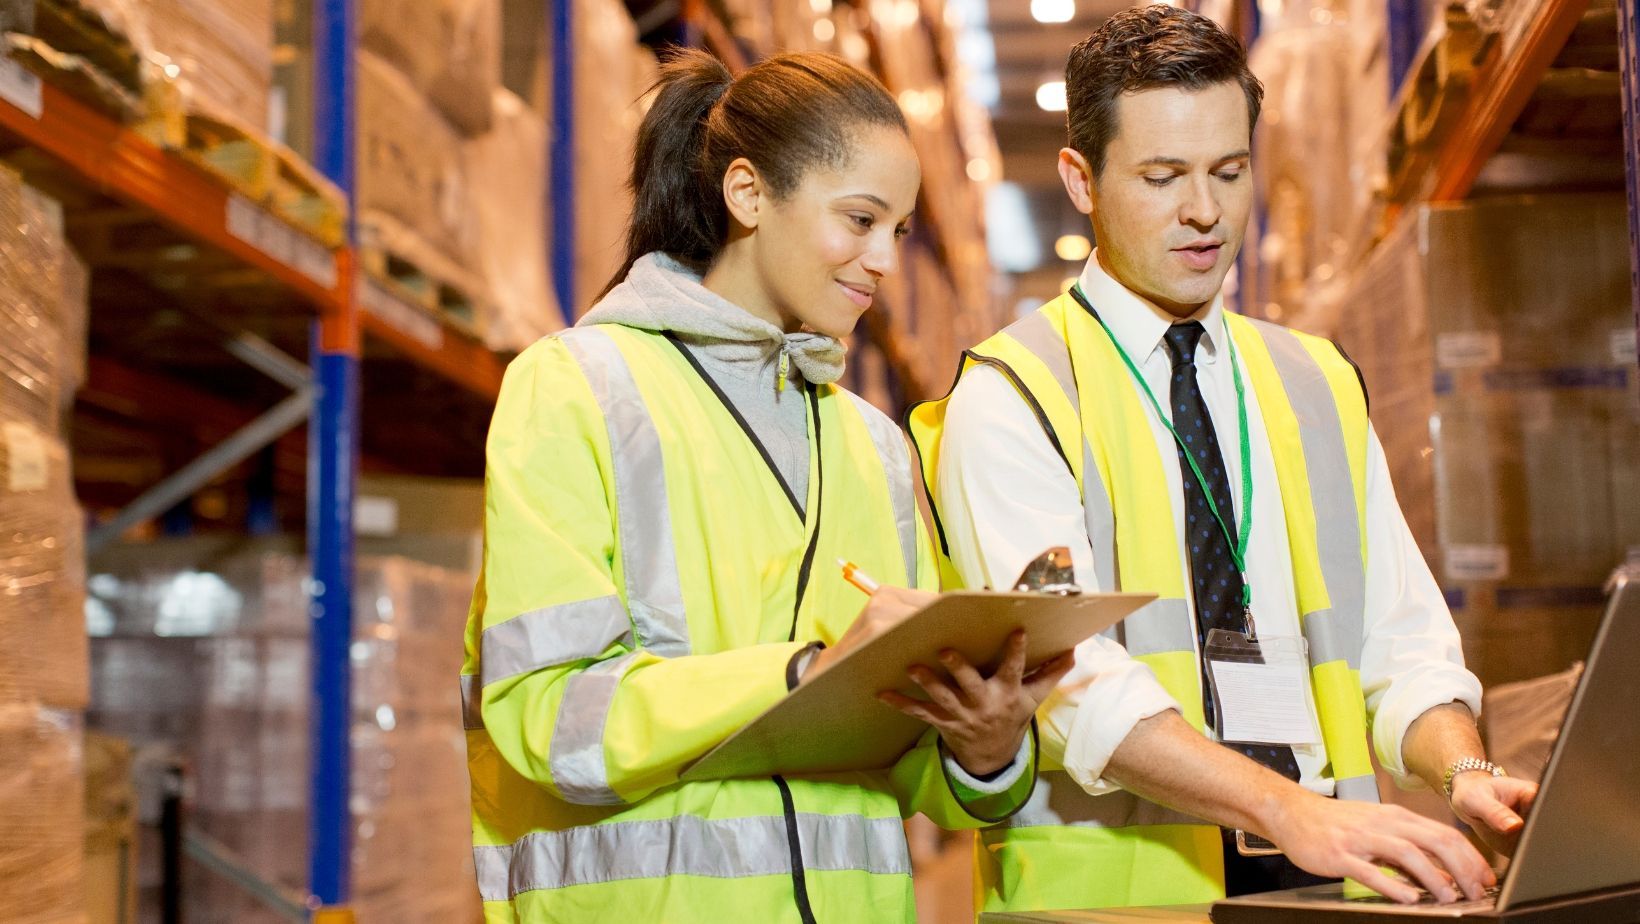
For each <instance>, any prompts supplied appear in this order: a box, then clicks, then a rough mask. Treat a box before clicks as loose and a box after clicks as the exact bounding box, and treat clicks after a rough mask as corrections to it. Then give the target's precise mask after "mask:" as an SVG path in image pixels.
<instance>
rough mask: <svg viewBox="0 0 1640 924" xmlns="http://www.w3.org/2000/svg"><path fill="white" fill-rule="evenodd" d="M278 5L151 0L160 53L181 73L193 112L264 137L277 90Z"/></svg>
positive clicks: (243, 0) (148, 14)
mask: <svg viewBox="0 0 1640 924" xmlns="http://www.w3.org/2000/svg"><path fill="white" fill-rule="evenodd" d="M273 6H274V0H145V2H143V3H142V4H141V5H140V7H139V9H141V11H142V15H143V16H144V18H145V19H146V31H147V33H148V36H149V41H150V42H151V44H152V48H153V50H154V51H156V52H159V53H160V54H163V55H165V56H166V57H168V58H170V59H171V62H172V63H174V64H175V65H177V67H179V68H180V69H181V75H180V80H181V81H182V84H183V87H182V89H183V94H184V97H185V99H186V100H187V104H188V105H189V106H190V107H191V108H197V109H199V110H201V111H204V112H207V113H210V114H212V115H219V116H227V117H228V118H230V119H232V120H234V121H238V122H242V123H244V124H246V125H249V126H251V127H253V128H255V129H256V130H258V131H262V132H271V131H272V127H271V126H270V125H269V124H268V112H269V108H268V107H269V98H270V94H271V92H272V87H273Z"/></svg>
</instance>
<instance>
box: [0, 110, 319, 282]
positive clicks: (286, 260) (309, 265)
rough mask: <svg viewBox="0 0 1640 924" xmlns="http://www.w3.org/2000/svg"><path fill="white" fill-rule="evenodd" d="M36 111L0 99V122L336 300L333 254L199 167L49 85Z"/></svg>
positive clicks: (98, 181)
mask: <svg viewBox="0 0 1640 924" xmlns="http://www.w3.org/2000/svg"><path fill="white" fill-rule="evenodd" d="M39 108H40V114H39V116H38V117H35V116H33V115H31V114H30V113H29V112H27V111H25V110H23V109H20V108H18V107H17V106H15V105H12V104H11V103H10V102H9V101H4V100H0V129H4V130H5V131H7V132H10V133H11V134H13V135H16V136H18V137H19V138H21V139H22V140H23V141H25V142H26V143H27V144H29V145H30V146H31V147H34V148H37V149H39V150H41V151H43V152H45V153H47V154H49V155H51V156H52V157H53V158H55V159H56V160H58V161H61V162H62V163H63V164H64V165H66V166H67V167H69V168H70V169H72V170H73V171H74V172H76V173H78V174H79V175H80V176H82V177H84V178H85V180H86V182H87V183H88V185H90V186H92V187H94V188H96V189H98V190H100V191H101V192H104V193H106V194H108V195H111V196H113V197H115V198H117V199H119V200H121V201H123V202H126V203H127V204H130V205H133V206H137V207H138V208H142V209H145V210H147V211H148V212H150V213H152V214H153V215H154V216H155V217H156V218H158V219H160V220H161V221H163V222H165V223H166V224H169V225H171V226H172V227H174V228H176V229H177V230H178V231H181V232H182V233H184V234H186V235H188V236H189V237H192V238H193V239H195V240H197V241H199V242H201V243H205V244H209V245H211V246H213V247H217V248H219V249H221V250H222V251H224V252H226V253H228V254H230V255H232V256H233V257H235V258H236V259H239V260H242V261H244V262H245V263H246V264H247V265H249V266H253V267H256V268H257V269H260V270H262V271H263V272H266V273H267V274H268V275H269V276H271V277H272V278H274V279H276V280H278V281H279V282H280V283H282V284H284V285H286V286H288V287H289V288H290V289H291V290H293V291H294V292H296V294H298V295H299V296H300V297H301V298H302V299H303V300H304V301H306V302H308V303H310V304H312V305H313V306H315V307H317V308H323V307H336V306H339V305H341V304H342V299H343V293H344V292H345V288H344V286H343V274H342V272H341V266H340V262H339V261H338V260H337V258H336V253H335V252H334V251H331V250H330V249H329V248H326V247H325V246H324V245H322V244H320V243H318V242H317V241H315V240H313V239H312V238H311V237H309V236H308V235H306V234H304V233H302V232H301V231H298V230H297V229H296V228H294V227H292V226H291V225H289V224H287V223H285V222H284V221H283V220H281V219H279V218H277V217H275V216H274V215H273V214H272V213H270V212H268V211H266V210H265V209H263V208H261V207H260V206H258V205H256V204H254V203H252V202H251V201H250V200H248V199H245V198H244V197H243V196H240V195H239V194H238V193H235V192H234V191H232V190H231V189H229V188H228V187H227V186H226V185H225V184H223V183H221V182H219V181H217V180H216V179H215V178H213V177H211V176H210V175H209V174H207V173H205V172H204V171H203V170H200V169H199V168H197V167H195V166H193V165H192V164H189V163H187V162H186V161H184V160H182V159H181V158H179V157H176V156H174V155H172V154H170V153H169V152H167V151H165V150H163V149H161V148H160V147H158V146H156V145H154V144H153V143H151V142H150V141H148V140H147V139H146V138H143V137H142V136H141V135H138V134H137V133H136V132H134V131H132V130H131V129H129V128H126V127H125V126H123V125H120V124H119V123H117V122H115V121H113V120H112V119H109V118H107V117H106V116H104V115H102V114H101V113H98V112H96V111H95V110H93V109H91V108H90V107H88V106H86V105H85V104H84V103H81V102H79V101H78V100H76V99H74V98H73V97H71V96H69V95H68V94H66V93H64V92H63V91H61V90H59V89H57V88H56V87H54V86H52V85H51V84H42V85H41V86H40V107H39Z"/></svg>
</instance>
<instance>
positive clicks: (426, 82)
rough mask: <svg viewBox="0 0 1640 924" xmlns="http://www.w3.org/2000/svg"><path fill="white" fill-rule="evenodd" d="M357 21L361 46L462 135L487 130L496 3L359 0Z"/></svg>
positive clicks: (497, 65) (497, 50) (497, 43)
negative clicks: (403, 79) (397, 73)
mask: <svg viewBox="0 0 1640 924" xmlns="http://www.w3.org/2000/svg"><path fill="white" fill-rule="evenodd" d="M358 17H359V46H360V47H361V48H364V49H366V50H368V51H370V52H372V53H374V54H376V55H379V56H380V57H382V58H383V59H385V60H386V61H387V62H388V63H390V64H392V65H393V66H394V67H395V68H397V69H398V70H399V71H400V72H401V73H403V74H404V75H405V76H407V77H408V78H409V81H410V84H411V85H412V86H413V87H415V89H416V90H417V92H419V93H420V94H421V95H423V96H425V97H426V98H427V99H428V101H430V102H431V103H432V104H433V106H434V107H436V108H437V109H438V111H439V112H440V113H441V114H442V115H443V116H444V117H445V118H446V119H448V120H449V121H450V124H451V125H453V126H455V127H456V129H457V130H459V131H460V132H461V133H462V134H465V135H480V134H483V133H484V132H487V131H489V130H490V128H491V126H492V125H493V124H494V122H493V119H492V116H491V108H490V94H491V93H492V92H494V91H495V89H496V88H497V87H499V86H500V84H501V45H502V38H501V2H500V0H414V2H405V0H361V2H360V4H359V12H358ZM542 34H543V35H544V34H545V33H544V31H543V33H542ZM509 40H510V37H509Z"/></svg>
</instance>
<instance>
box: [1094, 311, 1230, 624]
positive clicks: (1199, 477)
mask: <svg viewBox="0 0 1640 924" xmlns="http://www.w3.org/2000/svg"><path fill="white" fill-rule="evenodd" d="M1076 294H1077V296H1079V298H1078V301H1080V302H1082V304H1084V305H1087V306H1089V307H1090V308H1091V307H1092V304H1093V303H1092V302H1090V301H1089V300H1088V297H1087V294H1086V293H1084V292H1083V291H1082V284H1081V283H1080V282H1079V283H1077V284H1076ZM1088 313H1089V314H1091V315H1093V319H1094V320H1095V321H1098V322H1099V326H1100V327H1103V328H1104V329H1105V334H1106V336H1108V337H1110V342H1111V345H1112V346H1114V347H1116V355H1118V356H1120V357H1122V363H1123V364H1124V365H1126V366H1127V370H1128V372H1131V373H1132V374H1133V380H1134V381H1135V382H1138V383H1139V387H1140V388H1141V389H1142V390H1143V391H1144V393H1145V397H1146V398H1149V399H1150V406H1151V407H1152V408H1155V410H1156V419H1158V420H1160V421H1161V422H1162V426H1164V427H1166V428H1167V432H1169V433H1171V434H1173V441H1174V442H1175V443H1177V444H1179V449H1180V450H1181V454H1182V455H1183V456H1184V460H1185V461H1186V462H1188V463H1190V470H1191V471H1192V472H1194V473H1195V475H1196V483H1197V484H1199V485H1201V489H1202V494H1203V495H1204V496H1205V497H1206V498H1207V506H1208V508H1209V509H1211V510H1212V511H1213V519H1215V520H1218V521H1219V529H1220V530H1221V531H1223V533H1224V538H1225V541H1226V542H1228V543H1229V544H1230V560H1231V562H1233V563H1234V564H1235V566H1236V570H1237V571H1239V572H1241V608H1242V615H1243V616H1244V617H1245V618H1246V620H1247V637H1248V638H1249V639H1251V638H1253V637H1254V632H1253V585H1252V584H1251V583H1249V582H1248V580H1247V537H1248V536H1249V535H1251V533H1252V531H1253V466H1252V454H1253V447H1252V440H1251V439H1249V438H1248V436H1247V390H1246V388H1245V387H1244V386H1243V385H1242V381H1241V366H1240V365H1239V364H1238V363H1237V362H1236V342H1235V341H1234V340H1232V339H1230V322H1229V321H1228V320H1225V322H1224V343H1225V348H1226V349H1227V350H1228V351H1229V353H1230V375H1231V377H1232V378H1233V379H1235V382H1236V417H1237V421H1236V422H1237V424H1238V430H1239V435H1240V437H1241V531H1240V534H1239V535H1235V536H1232V535H1231V534H1230V527H1229V526H1228V525H1227V524H1226V523H1225V522H1224V516H1223V515H1222V514H1220V513H1219V505H1218V502H1217V501H1215V500H1214V499H1213V490H1212V488H1210V487H1208V484H1207V476H1206V475H1203V474H1202V470H1201V466H1199V465H1197V464H1196V457H1195V454H1194V453H1192V452H1191V451H1190V447H1189V446H1186V445H1185V442H1184V438H1183V437H1181V436H1179V431H1178V430H1175V429H1174V428H1173V422H1172V421H1171V420H1169V419H1168V415H1167V414H1165V413H1163V412H1162V405H1161V403H1160V402H1158V401H1157V400H1156V394H1155V393H1154V392H1152V391H1151V390H1150V385H1149V383H1147V382H1146V381H1145V377H1144V376H1142V375H1140V374H1139V367H1138V366H1135V365H1134V364H1133V360H1132V359H1129V358H1128V355H1127V351H1126V350H1124V349H1122V344H1121V342H1120V341H1118V340H1117V339H1116V335H1115V334H1113V333H1111V332H1110V325H1108V324H1106V323H1105V319H1104V318H1101V317H1100V316H1099V313H1098V312H1097V311H1089V312H1088Z"/></svg>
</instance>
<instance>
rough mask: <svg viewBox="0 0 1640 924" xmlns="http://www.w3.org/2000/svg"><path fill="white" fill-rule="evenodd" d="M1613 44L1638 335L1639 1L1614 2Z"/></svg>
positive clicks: (1632, 286) (1639, 215)
mask: <svg viewBox="0 0 1640 924" xmlns="http://www.w3.org/2000/svg"><path fill="white" fill-rule="evenodd" d="M1617 44H1618V55H1619V57H1618V67H1619V73H1620V74H1622V78H1623V157H1624V161H1623V169H1624V172H1625V173H1627V175H1628V184H1629V286H1630V290H1631V293H1632V296H1633V298H1634V325H1635V329H1636V332H1637V333H1636V336H1640V0H1617Z"/></svg>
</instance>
